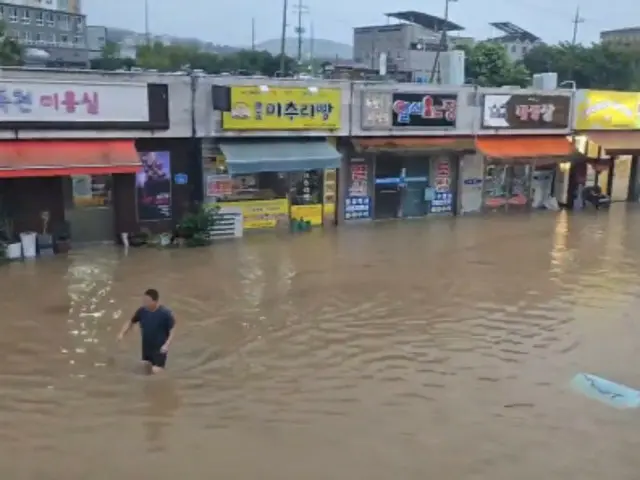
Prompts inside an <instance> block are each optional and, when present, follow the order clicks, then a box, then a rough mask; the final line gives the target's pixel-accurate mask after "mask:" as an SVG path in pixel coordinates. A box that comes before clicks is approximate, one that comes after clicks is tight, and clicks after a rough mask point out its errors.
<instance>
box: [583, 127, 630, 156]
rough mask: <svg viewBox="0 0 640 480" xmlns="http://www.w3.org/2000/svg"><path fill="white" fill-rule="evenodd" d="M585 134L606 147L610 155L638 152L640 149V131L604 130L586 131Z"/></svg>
mask: <svg viewBox="0 0 640 480" xmlns="http://www.w3.org/2000/svg"><path fill="white" fill-rule="evenodd" d="M585 135H586V136H587V138H588V139H589V140H591V141H592V142H593V143H595V144H597V145H599V146H600V147H602V148H604V150H605V152H606V153H607V154H609V155H624V154H625V153H630V154H633V153H637V152H638V151H639V150H640V131H637V130H636V131H628V132H619V131H611V130H609V131H606V132H605V131H602V132H586V133H585Z"/></svg>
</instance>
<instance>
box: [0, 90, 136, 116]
mask: <svg viewBox="0 0 640 480" xmlns="http://www.w3.org/2000/svg"><path fill="white" fill-rule="evenodd" d="M148 121H149V96H148V92H147V85H146V84H139V83H133V84H127V83H118V84H117V85H115V84H114V85H109V84H104V83H84V82H83V83H69V82H35V81H29V82H23V81H18V80H3V81H0V123H1V122H7V123H9V122H11V123H14V122H38V123H42V122H45V123H48V122H51V123H58V122H92V123H105V122H123V123H125V122H126V123H130V122H148Z"/></svg>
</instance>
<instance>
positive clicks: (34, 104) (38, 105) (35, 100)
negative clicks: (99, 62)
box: [0, 86, 100, 115]
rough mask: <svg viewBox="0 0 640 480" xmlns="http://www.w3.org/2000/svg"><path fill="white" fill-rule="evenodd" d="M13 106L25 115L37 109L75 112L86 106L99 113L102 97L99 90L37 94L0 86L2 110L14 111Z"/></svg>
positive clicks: (92, 113)
mask: <svg viewBox="0 0 640 480" xmlns="http://www.w3.org/2000/svg"><path fill="white" fill-rule="evenodd" d="M12 107H13V108H15V109H17V110H18V111H19V112H20V113H23V114H25V115H27V114H30V113H32V112H34V111H35V110H55V111H62V112H66V113H68V114H73V113H76V112H77V111H78V110H79V109H80V108H81V107H84V109H85V112H86V113H87V114H89V115H98V114H99V113H100V98H99V95H98V93H97V92H88V91H76V90H65V91H62V92H55V91H53V92H51V93H44V94H39V95H35V94H34V93H33V92H32V91H30V90H27V89H22V88H7V87H6V86H0V112H4V113H6V114H9V113H12V112H11V111H12Z"/></svg>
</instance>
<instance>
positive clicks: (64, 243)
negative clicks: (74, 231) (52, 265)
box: [53, 221, 71, 253]
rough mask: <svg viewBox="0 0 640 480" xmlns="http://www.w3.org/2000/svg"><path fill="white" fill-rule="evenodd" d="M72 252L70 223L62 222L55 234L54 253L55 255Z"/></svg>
mask: <svg viewBox="0 0 640 480" xmlns="http://www.w3.org/2000/svg"><path fill="white" fill-rule="evenodd" d="M69 250H71V228H70V226H69V222H66V221H65V222H62V223H60V225H58V227H57V228H56V229H55V230H54V233H53V251H54V252H55V253H69Z"/></svg>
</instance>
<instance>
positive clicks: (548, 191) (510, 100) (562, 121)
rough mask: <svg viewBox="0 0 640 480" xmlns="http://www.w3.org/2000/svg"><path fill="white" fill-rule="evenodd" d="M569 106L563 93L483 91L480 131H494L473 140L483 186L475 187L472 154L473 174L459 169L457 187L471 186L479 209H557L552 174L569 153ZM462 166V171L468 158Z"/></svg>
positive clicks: (566, 158)
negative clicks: (460, 179) (460, 175)
mask: <svg viewBox="0 0 640 480" xmlns="http://www.w3.org/2000/svg"><path fill="white" fill-rule="evenodd" d="M570 108H571V98H570V97H569V96H568V95H518V94H507V93H499V94H487V95H484V96H483V110H482V112H483V115H482V130H483V132H487V133H488V132H490V131H492V133H493V134H492V135H482V136H479V137H478V138H477V140H476V148H477V150H478V153H479V154H480V155H481V156H482V157H483V160H484V165H483V170H482V180H481V185H482V187H481V188H480V189H478V178H477V175H478V173H479V169H478V159H477V158H476V159H474V161H473V162H469V165H471V168H473V174H472V175H468V173H467V172H466V171H464V172H463V178H464V182H463V187H462V188H465V189H466V188H472V187H473V188H475V191H476V194H475V195H474V196H473V198H472V200H470V201H472V203H473V204H474V205H476V206H477V204H478V203H480V204H481V208H482V210H484V211H516V212H517V211H524V210H529V209H530V208H547V209H555V208H557V201H556V200H555V198H554V190H553V188H552V184H553V179H554V177H555V176H556V175H557V174H558V172H560V171H561V170H562V168H561V167H560V165H561V164H563V163H565V162H568V161H570V160H571V158H572V156H573V154H574V149H573V146H572V145H571V143H570V141H569V139H568V136H567V134H568V130H569V120H570ZM521 132H527V133H526V134H522V133H521ZM536 132H540V133H537V134H536ZM552 132H556V134H555V135H551V134H550V133H552ZM463 165H464V167H463V168H464V169H465V170H466V168H468V167H467V162H464V163H463ZM467 181H468V182H469V183H468V184H467ZM478 196H480V197H481V201H480V202H478ZM464 207H465V210H472V209H471V208H468V207H466V205H465V206H464Z"/></svg>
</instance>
